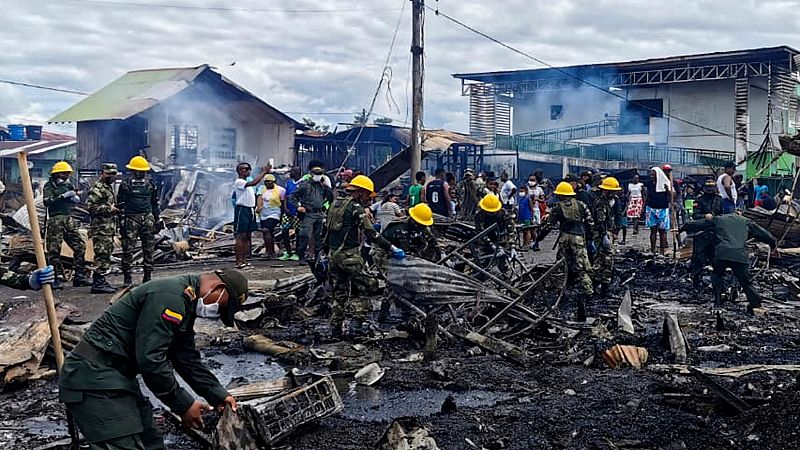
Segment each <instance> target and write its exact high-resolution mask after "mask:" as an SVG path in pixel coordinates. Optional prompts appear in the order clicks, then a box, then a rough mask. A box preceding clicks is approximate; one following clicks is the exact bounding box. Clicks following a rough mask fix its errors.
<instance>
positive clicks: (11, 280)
mask: <svg viewBox="0 0 800 450" xmlns="http://www.w3.org/2000/svg"><path fill="white" fill-rule="evenodd" d="M0 285H3V286H8V287H10V288H14V289H19V290H22V291H25V290H28V289H30V288H31V285H30V283H29V282H28V276H27V275H20V274H18V273H14V272H12V271H10V270H6V269H3V268H0Z"/></svg>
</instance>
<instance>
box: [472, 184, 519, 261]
mask: <svg viewBox="0 0 800 450" xmlns="http://www.w3.org/2000/svg"><path fill="white" fill-rule="evenodd" d="M514 195H516V194H514ZM492 225H497V226H496V227H495V228H494V229H493V230H492V231H490V232H489V233H487V234H486V236H484V237H483V240H482V242H483V243H484V244H485V246H484V251H485V252H486V253H487V254H494V255H495V258H496V261H497V268H498V269H499V270H500V272H501V273H506V272H507V271H508V268H509V256H510V253H511V252H510V251H509V252H506V251H505V250H506V249H509V250H514V236H515V235H516V228H515V224H514V218H513V217H512V216H511V213H509V211H508V210H507V209H505V208H503V205H502V203H501V202H500V197H498V196H497V195H495V194H493V193H489V194H486V195H484V196H483V198H482V199H481V201H479V202H478V212H477V213H476V214H475V229H476V230H477V231H478V232H481V231H483V230H485V229H487V228H489V227H491V226H492Z"/></svg>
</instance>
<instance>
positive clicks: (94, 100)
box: [48, 64, 208, 123]
mask: <svg viewBox="0 0 800 450" xmlns="http://www.w3.org/2000/svg"><path fill="white" fill-rule="evenodd" d="M206 69H208V65H205V64H204V65H202V66H198V67H190V68H178V69H152V70H136V71H133V72H128V73H126V74H125V75H123V76H121V77H120V78H118V79H116V80H115V81H113V82H112V83H111V84H109V85H107V86H105V87H103V88H102V89H100V90H99V91H97V92H95V93H94V94H92V95H90V96H88V97H86V98H85V99H83V100H81V101H80V102H78V103H76V104H74V105H72V106H71V107H70V108H69V109H67V110H66V111H64V112H62V113H60V114H58V115H56V116H55V117H53V118H51V119H50V120H48V122H50V123H54V122H82V121H86V120H108V119H127V118H128V117H131V116H133V115H135V114H138V113H140V112H142V111H144V110H146V109H148V108H151V107H153V106H155V105H157V104H158V103H159V102H161V101H163V100H166V99H167V98H169V97H171V96H173V95H175V94H177V93H178V92H181V91H182V90H184V89H186V88H187V87H189V86H190V85H191V84H192V81H193V80H194V79H195V78H196V77H197V76H198V75H200V74H201V73H203V71H204V70H206Z"/></svg>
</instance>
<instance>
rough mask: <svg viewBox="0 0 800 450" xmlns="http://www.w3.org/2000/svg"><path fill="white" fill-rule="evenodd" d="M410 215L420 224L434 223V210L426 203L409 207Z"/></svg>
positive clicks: (429, 224)
mask: <svg viewBox="0 0 800 450" xmlns="http://www.w3.org/2000/svg"><path fill="white" fill-rule="evenodd" d="M408 215H409V216H411V218H412V219H414V220H415V221H416V222H417V223H418V224H420V225H425V226H431V225H433V211H431V207H430V206H428V205H427V204H425V203H419V204H417V205H416V206H414V207H412V208H411V209H409V210H408Z"/></svg>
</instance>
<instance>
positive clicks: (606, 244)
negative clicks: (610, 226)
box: [603, 235, 611, 252]
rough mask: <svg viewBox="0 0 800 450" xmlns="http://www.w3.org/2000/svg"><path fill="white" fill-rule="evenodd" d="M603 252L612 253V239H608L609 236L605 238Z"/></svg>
mask: <svg viewBox="0 0 800 450" xmlns="http://www.w3.org/2000/svg"><path fill="white" fill-rule="evenodd" d="M603 250H605V251H607V252H610V251H611V239H609V238H608V235H605V236H603Z"/></svg>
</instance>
